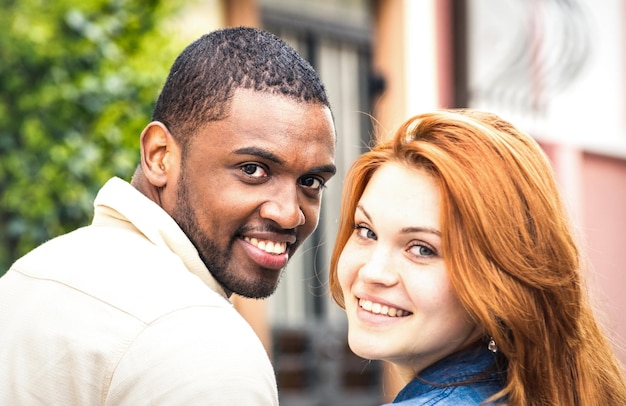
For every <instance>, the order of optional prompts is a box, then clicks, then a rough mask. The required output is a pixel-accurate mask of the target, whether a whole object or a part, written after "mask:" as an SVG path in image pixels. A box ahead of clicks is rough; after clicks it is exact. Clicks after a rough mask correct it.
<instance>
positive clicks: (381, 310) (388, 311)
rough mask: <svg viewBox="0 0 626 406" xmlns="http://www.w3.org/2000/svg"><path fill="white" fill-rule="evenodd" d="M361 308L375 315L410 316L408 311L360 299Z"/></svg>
mask: <svg viewBox="0 0 626 406" xmlns="http://www.w3.org/2000/svg"><path fill="white" fill-rule="evenodd" d="M359 306H361V308H363V310H367V311H368V312H372V313H374V314H382V315H384V316H389V317H402V316H407V315H409V314H410V312H408V311H406V310H402V309H396V308H395V307H389V306H386V305H381V304H380V303H373V302H372V301H371V300H365V299H359Z"/></svg>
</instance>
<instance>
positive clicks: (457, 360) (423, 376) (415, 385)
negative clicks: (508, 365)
mask: <svg viewBox="0 0 626 406" xmlns="http://www.w3.org/2000/svg"><path fill="white" fill-rule="evenodd" d="M495 361H496V357H495V354H494V353H492V352H491V351H489V350H488V349H487V348H486V346H485V347H481V348H475V349H472V350H468V351H465V352H463V353H460V354H452V355H450V356H449V357H447V358H444V359H443V360H441V361H439V362H437V363H435V364H433V365H431V366H429V367H428V368H426V369H425V370H423V371H422V372H421V373H420V377H419V378H415V379H413V380H412V381H411V382H409V383H408V384H407V385H406V386H405V387H404V388H403V389H402V390H401V391H400V392H399V393H398V395H397V396H396V398H395V399H394V401H393V404H394V405H402V406H417V405H438V406H443V405H456V406H460V405H478V404H480V402H482V401H484V400H485V399H487V398H488V397H489V396H491V395H493V394H494V393H496V392H498V391H500V390H501V389H502V388H504V386H505V379H506V377H505V373H504V372H498V371H496V370H495ZM485 371H488V373H487V374H486V375H485ZM473 379H478V381H477V382H472V383H470V384H467V385H463V384H461V385H454V384H455V383H457V382H463V381H466V380H473ZM427 382H430V383H434V384H436V385H438V386H434V385H431V384H429V383H427ZM489 404H493V403H489ZM385 406H387V405H385Z"/></svg>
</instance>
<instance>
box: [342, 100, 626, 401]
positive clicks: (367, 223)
mask: <svg viewBox="0 0 626 406" xmlns="http://www.w3.org/2000/svg"><path fill="white" fill-rule="evenodd" d="M581 279H582V275H581V270H580V258H579V252H578V248H577V247H576V244H575V242H574V238H573V234H572V231H571V228H570V225H569V223H568V220H567V215H566V211H565V209H564V207H563V204H562V202H561V200H560V198H559V195H558V191H557V187H556V184H555V181H554V178H553V175H552V172H551V169H550V165H549V163H548V161H547V159H546V157H545V155H544V154H543V153H542V151H541V150H540V148H539V146H538V145H537V144H536V143H535V142H534V141H533V140H532V139H531V138H530V137H528V136H526V135H524V134H522V133H521V132H520V131H518V130H517V129H516V128H514V127H513V126H512V125H511V124H510V123H508V122H506V121H503V120H502V119H500V118H499V117H497V116H495V115H492V114H488V113H483V112H478V111H470V110H458V111H441V112H434V113H429V114H423V115H420V116H416V117H414V118H412V119H410V120H408V121H407V122H406V123H405V124H404V125H402V126H401V127H400V129H399V130H398V131H397V133H396V134H395V136H394V137H393V138H392V139H390V140H388V141H385V142H382V143H380V144H379V145H378V146H376V147H374V148H373V150H372V151H370V152H368V153H365V154H363V155H362V156H360V157H359V158H358V159H357V160H356V162H355V163H354V164H353V166H352V169H351V171H350V173H349V174H348V177H347V178H346V182H345V186H344V200H343V207H342V215H341V219H340V225H339V231H338V236H337V240H336V243H335V247H334V251H333V255H332V259H331V269H330V288H331V292H332V295H333V298H334V300H335V301H336V302H337V303H338V304H339V305H340V306H341V307H343V308H344V309H345V310H346V314H347V317H348V325H349V333H348V340H349V344H350V347H351V349H352V350H353V351H354V352H355V353H356V354H357V355H359V356H361V357H364V358H368V359H380V360H385V361H389V362H391V363H393V364H394V365H395V366H396V367H397V370H398V371H399V372H400V374H401V376H402V377H403V378H404V379H405V381H406V383H407V385H406V386H405V387H404V389H402V391H400V393H399V394H398V396H397V397H396V399H395V400H394V403H400V404H403V405H421V404H426V402H430V403H427V404H429V405H431V404H437V405H453V404H454V405H463V404H479V403H481V402H484V404H509V405H520V406H521V405H524V406H525V405H626V384H625V380H624V374H623V371H622V369H621V366H620V364H619V362H618V361H617V359H616V357H615V355H614V353H613V351H612V350H611V347H610V345H609V343H608V341H607V339H606V338H605V336H604V334H603V333H602V331H601V329H600V327H599V326H598V323H597V322H596V320H595V319H594V316H593V314H592V313H593V312H592V309H591V308H590V306H589V304H588V301H587V298H586V296H585V290H584V287H583V285H582V280H581Z"/></svg>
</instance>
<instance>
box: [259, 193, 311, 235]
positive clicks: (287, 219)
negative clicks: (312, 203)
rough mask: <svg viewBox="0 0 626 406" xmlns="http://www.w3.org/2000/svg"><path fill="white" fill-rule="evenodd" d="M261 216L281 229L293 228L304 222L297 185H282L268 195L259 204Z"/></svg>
mask: <svg viewBox="0 0 626 406" xmlns="http://www.w3.org/2000/svg"><path fill="white" fill-rule="evenodd" d="M261 217H263V218H265V219H269V220H272V221H274V222H275V223H276V224H278V225H279V226H280V227H281V228H283V229H293V228H296V227H298V226H301V225H303V224H304V223H305V221H306V219H305V217H304V212H303V211H302V208H301V207H300V202H299V199H298V190H297V186H296V185H293V186H291V187H283V188H281V189H280V191H279V192H277V193H274V194H273V195H272V196H269V198H268V199H267V201H265V202H264V203H263V205H262V206H261Z"/></svg>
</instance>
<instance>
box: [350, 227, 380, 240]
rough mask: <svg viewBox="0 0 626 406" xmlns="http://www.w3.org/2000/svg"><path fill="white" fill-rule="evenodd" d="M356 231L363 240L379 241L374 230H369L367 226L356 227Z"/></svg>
mask: <svg viewBox="0 0 626 406" xmlns="http://www.w3.org/2000/svg"><path fill="white" fill-rule="evenodd" d="M354 229H355V230H356V233H357V235H358V236H359V237H361V238H364V239H368V240H376V239H378V237H377V236H376V233H374V232H373V231H372V230H370V229H369V228H367V227H365V226H360V225H355V226H354Z"/></svg>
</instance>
